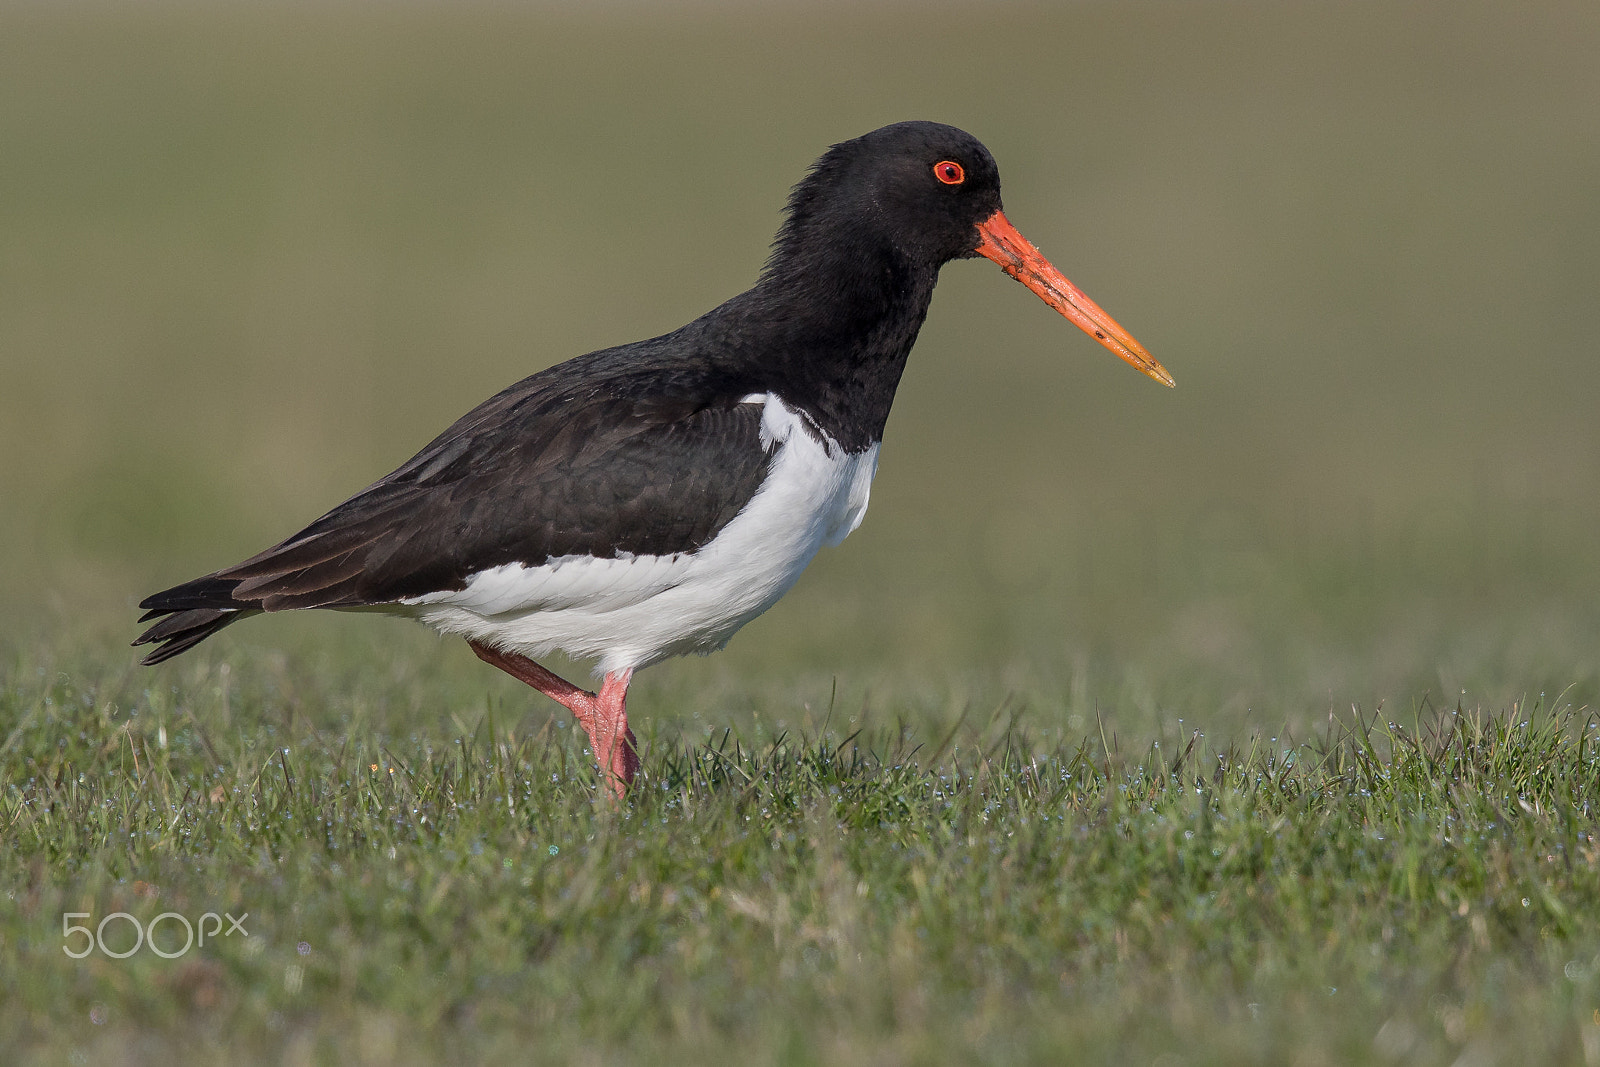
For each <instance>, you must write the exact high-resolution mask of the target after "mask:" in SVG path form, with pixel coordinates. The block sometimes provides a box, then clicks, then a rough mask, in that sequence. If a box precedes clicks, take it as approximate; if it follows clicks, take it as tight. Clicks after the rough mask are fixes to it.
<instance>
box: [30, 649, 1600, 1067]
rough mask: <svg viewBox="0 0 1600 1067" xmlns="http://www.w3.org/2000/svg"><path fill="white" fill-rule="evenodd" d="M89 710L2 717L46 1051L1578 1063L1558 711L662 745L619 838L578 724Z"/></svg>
mask: <svg viewBox="0 0 1600 1067" xmlns="http://www.w3.org/2000/svg"><path fill="white" fill-rule="evenodd" d="M35 682H36V684H34V683H35ZM114 689H115V686H114V684H112V683H108V684H107V685H105V686H104V687H96V686H94V685H79V684H77V683H75V682H74V681H72V680H71V678H70V677H68V676H66V675H58V676H57V677H55V678H54V679H45V678H38V679H36V680H34V682H29V681H25V680H23V679H21V678H20V676H14V677H13V678H12V679H11V680H10V681H8V683H7V684H6V686H5V689H4V692H3V695H0V735H3V739H0V775H3V781H4V787H3V794H0V827H3V828H4V851H3V853H0V877H3V881H4V885H5V888H6V893H7V896H6V901H5V909H4V912H3V920H0V976H3V977H0V991H3V999H0V1038H3V1040H4V1043H5V1044H6V1045H7V1047H9V1048H12V1049H16V1050H22V1051H26V1052H28V1053H30V1054H32V1055H34V1056H37V1057H39V1058H42V1059H54V1058H56V1057H58V1056H60V1055H63V1054H65V1055H67V1056H69V1057H70V1056H73V1055H78V1056H79V1058H80V1059H81V1058H83V1057H92V1058H94V1059H95V1060H96V1061H100V1060H102V1059H110V1060H113V1061H115V1060H122V1059H135V1060H140V1059H147V1058H154V1057H155V1056H157V1055H167V1054H170V1053H172V1052H174V1051H176V1052H178V1053H180V1054H184V1055H190V1056H198V1057H201V1058H207V1057H217V1056H221V1055H223V1050H227V1054H228V1055H230V1056H232V1055H246V1056H250V1055H253V1056H257V1057H260V1058H265V1059H272V1060H275V1061H276V1060H278V1059H279V1058H282V1057H287V1058H289V1059H299V1060H306V1059H319V1058H326V1059H329V1060H339V1061H352V1060H366V1061H369V1062H387V1061H393V1060H412V1059H417V1060H420V1059H427V1058H431V1057H434V1056H441V1055H444V1054H446V1053H450V1054H452V1055H460V1054H462V1053H463V1051H466V1052H470V1053H471V1054H472V1055H475V1056H485V1057H490V1058H497V1057H505V1058H515V1057H517V1056H519V1055H521V1054H523V1053H525V1052H528V1051H529V1050H537V1051H538V1052H539V1053H540V1054H542V1055H543V1056H546V1057H548V1058H551V1059H569V1058H584V1057H590V1056H600V1057H601V1058H605V1059H613V1058H615V1059H628V1058H636V1059H650V1058H653V1057H654V1056H658V1055H661V1054H663V1053H666V1054H671V1055H673V1056H674V1057H677V1058H685V1057H687V1056H690V1055H708V1054H709V1055H713V1056H720V1057H730V1056H735V1055H736V1057H737V1058H739V1059H741V1060H748V1061H751V1062H816V1063H823V1062H828V1063H833V1062H883V1061H923V1060H952V1059H963V1060H964V1059H972V1058H975V1059H979V1060H982V1061H987V1062H1025V1061H1029V1062H1031V1061H1035V1060H1037V1058H1038V1057H1040V1056H1056V1057H1059V1056H1062V1055H1067V1054H1076V1055H1080V1056H1088V1057H1098V1058H1103V1059H1114V1060H1116V1061H1118V1062H1132V1061H1133V1060H1135V1059H1136V1058H1138V1057H1143V1058H1144V1061H1146V1062H1148V1061H1149V1060H1150V1059H1152V1058H1154V1057H1158V1056H1162V1055H1178V1056H1181V1057H1182V1058H1183V1060H1184V1061H1185V1062H1219V1063H1221V1062H1263V1063H1266V1062H1274V1063H1275V1062H1286V1061H1287V1060H1289V1059H1295V1061H1296V1062H1351V1061H1357V1060H1377V1061H1384V1060H1392V1061H1394V1062H1423V1063H1426V1062H1439V1063H1446V1062H1451V1061H1453V1060H1454V1059H1455V1058H1456V1057H1457V1056H1459V1055H1460V1054H1461V1052H1462V1051H1463V1050H1474V1051H1475V1054H1477V1055H1479V1056H1481V1057H1483V1062H1493V1061H1494V1060H1496V1059H1498V1058H1499V1057H1501V1056H1505V1055H1511V1054H1512V1053H1513V1052H1515V1053H1516V1054H1518V1055H1521V1056H1530V1055H1531V1056H1533V1057H1534V1058H1535V1059H1537V1060H1540V1061H1542V1062H1557V1061H1562V1060H1565V1061H1569V1062H1579V1061H1582V1060H1583V1059H1584V1057H1588V1060H1587V1062H1594V1057H1595V1056H1596V1055H1600V1022H1597V1020H1596V1018H1595V1017H1594V1014H1593V1013H1594V1010H1595V1008H1596V1007H1597V1006H1600V1001H1597V994H1600V955H1597V953H1600V839H1597V838H1596V819H1595V811H1596V803H1597V800H1600V728H1597V725H1596V721H1595V719H1594V717H1593V716H1590V715H1588V714H1587V713H1586V712H1581V711H1579V710H1575V709H1573V708H1571V707H1569V706H1557V707H1554V708H1545V707H1543V706H1540V705H1538V704H1535V705H1533V706H1531V707H1528V708H1521V707H1517V708H1512V709H1509V710H1508V711H1507V712H1505V713H1503V714H1489V713H1483V712H1480V711H1478V710H1476V709H1465V708H1457V709H1455V710H1453V711H1448V712H1444V713H1439V712H1436V711H1434V710H1433V709H1431V708H1423V709H1420V710H1419V711H1418V713H1417V715H1416V716H1415V720H1416V721H1415V722H1414V723H1413V724H1412V725H1409V726H1408V725H1402V724H1398V723H1392V722H1389V721H1388V720H1386V719H1385V718H1384V717H1383V716H1381V715H1352V716H1350V717H1349V718H1347V719H1346V720H1343V721H1339V722H1330V723H1329V725H1328V727H1327V728H1326V730H1325V732H1324V733H1323V734H1322V735H1321V736H1319V737H1317V738H1315V739H1312V740H1309V741H1304V742H1298V743H1289V742H1283V741H1279V740H1277V739H1270V740H1269V739H1267V738H1264V737H1263V738H1256V739H1253V740H1251V741H1249V742H1241V743H1239V744H1235V745H1229V746H1226V747H1222V748H1213V747H1211V746H1210V745H1209V744H1208V743H1207V741H1206V739H1205V738H1204V737H1203V736H1202V735H1200V734H1199V733H1190V734H1188V735H1187V736H1182V737H1178V738H1175V739H1160V740H1156V741H1152V742H1151V743H1150V744H1149V745H1148V747H1142V748H1141V749H1140V750H1138V751H1130V750H1129V749H1128V748H1127V746H1126V744H1125V743H1120V742H1118V741H1117V740H1116V739H1115V738H1112V737H1109V736H1107V737H1101V736H1099V735H1098V734H1096V735H1092V736H1091V737H1090V738H1088V739H1084V740H1082V741H1081V742H1078V743H1074V744H1051V745H1043V746H1041V745H1037V744H1035V743H1033V742H1032V741H1031V740H1030V739H1029V737H1028V735H1027V733H1026V731H1025V730H1022V729H1019V728H1017V727H1015V726H1014V725H1011V726H1008V725H1007V724H1006V723H1005V722H1004V721H1003V720H1002V718H1001V717H1000V716H997V717H996V721H995V722H993V723H991V724H990V726H989V727H988V728H978V727H969V726H967V725H965V724H960V723H958V724H957V726H956V728H954V729H952V730H950V731H948V733H947V735H946V736H944V737H942V738H933V739H931V740H930V741H928V742H927V743H925V744H924V743H921V742H920V741H919V739H917V738H914V737H913V736H912V735H911V733H910V731H908V730H906V729H903V728H902V729H899V730H887V729H877V730H869V731H867V732H865V733H855V734H851V735H849V736H844V737H840V736H837V735H836V734H835V733H833V732H831V731H829V730H827V729H826V728H824V729H823V732H822V733H820V734H812V735H802V734H793V733H791V734H779V735H777V736H775V737H771V738H767V739H764V740H762V741H760V742H759V743H757V744H755V745H753V746H752V745H750V744H747V743H745V742H743V741H741V740H740V739H739V738H738V737H736V736H734V735H733V734H732V733H731V732H729V731H727V730H719V731H717V732H715V733H714V734H712V735H711V736H709V737H707V738H704V739H700V738H682V737H678V738H671V737H666V736H655V737H650V738H648V739H647V741H646V745H647V754H646V768H647V772H648V778H647V779H646V780H645V782H644V788H641V789H638V790H637V791H636V793H635V794H634V795H633V796H632V797H631V798H630V800H629V801H628V802H627V803H626V804H623V805H620V806H619V805H616V804H614V803H611V802H609V801H607V800H605V799H603V796H602V794H601V793H600V791H599V790H597V788H596V782H595V774H594V771H593V769H592V766H591V764H590V763H589V760H588V757H587V754H586V753H584V752H583V751H581V750H580V748H579V746H578V740H579V739H578V738H577V737H576V736H575V735H574V734H573V733H572V732H571V731H569V730H557V729H553V728H550V727H548V726H547V727H545V728H542V729H540V730H537V731H532V732H524V733H522V734H515V733H512V732H508V731H507V730H505V729H503V728H502V727H500V726H498V725H497V724H496V723H495V721H494V718H493V716H492V715H485V716H484V717H483V718H482V721H480V722H478V723H476V724H475V725H474V724H464V725H465V728H464V729H462V730H461V731H460V732H459V733H458V734H456V735H455V736H451V735H450V734H448V733H441V734H434V735H430V734H427V733H415V734H411V735H408V736H403V737H402V736H391V735H387V734H385V733H383V732H381V731H379V730H376V729H373V728H370V727H367V726H364V725H362V724H361V723H352V724H350V727H351V728H350V729H349V730H348V731H343V732H327V731H322V730H319V729H317V728H315V727H314V726H313V725H311V724H309V723H304V722H302V723H301V724H300V725H298V726H295V725H292V724H283V723H277V722H271V721H267V720H266V719H265V718H264V717H262V716H260V715H259V714H257V712H258V710H259V709H256V708H249V707H247V708H245V709H235V712H236V713H234V714H233V715H232V719H233V723H234V725H232V726H231V727H229V726H223V725H221V716H220V714H219V712H220V709H219V708H217V707H215V706H206V707H205V708H204V709H203V710H202V711H201V713H199V714H197V713H195V712H194V711H193V710H191V709H190V708H189V707H188V706H186V705H185V703H184V702H183V698H182V696H181V694H175V693H170V692H165V693H164V692H160V691H157V690H148V691H145V692H143V693H139V694H133V693H123V692H115V691H113V690H114ZM130 697H136V699H129V698H130ZM124 709H126V710H124ZM556 721H559V720H552V722H556ZM940 742H942V743H940ZM119 912H120V913H125V915H123V916H119V917H117V918H116V919H114V920H109V921H107V920H106V917H107V916H110V915H113V914H114V913H119ZM207 913H211V914H213V915H215V916H217V923H216V924H217V925H220V926H221V928H222V929H224V930H225V929H226V928H227V923H226V922H224V921H222V917H223V916H227V917H228V921H233V920H238V921H240V922H241V925H242V929H239V930H234V931H233V932H231V933H227V934H223V933H220V932H219V931H218V930H212V929H211V926H210V925H207V924H203V923H201V917H202V916H203V915H205V914H207ZM163 914H169V915H175V916H178V917H180V918H171V917H169V918H166V919H163V920H161V921H160V922H159V923H158V922H156V920H157V918H158V916H161V915H163ZM67 915H71V916H74V917H73V918H68V919H64V918H63V916H67ZM183 920H187V921H188V922H189V923H190V924H191V925H195V924H198V925H199V927H200V929H202V930H206V931H209V936H210V940H208V941H207V942H206V943H205V944H204V945H203V946H195V947H192V948H189V949H187V950H186V951H183V952H181V953H180V952H179V951H178V950H179V949H181V948H183V947H184V940H185V938H184V924H183ZM103 922H104V923H105V925H101V924H102V923H103ZM72 925H79V926H86V927H88V928H90V929H91V930H96V931H98V934H99V938H98V940H95V939H93V938H90V937H89V935H87V934H85V933H82V932H77V931H74V932H72V933H70V934H64V930H66V929H67V928H68V927H69V926H72ZM135 927H137V928H138V929H137V930H136V929H135ZM146 931H148V932H149V934H148V942H149V943H148V944H146V945H142V946H140V948H139V949H138V951H135V952H132V953H131V954H130V955H128V956H127V957H126V958H115V957H114V956H113V954H114V953H123V952H126V951H127V950H128V949H129V948H130V947H132V946H133V945H134V944H135V941H136V938H137V937H138V936H140V935H141V934H143V933H144V932H146ZM246 931H247V933H246ZM86 944H87V945H88V946H89V948H90V951H89V952H88V953H87V954H86V955H84V957H83V958H82V959H73V958H70V956H69V951H68V950H70V953H71V954H79V953H82V951H83V949H84V947H85V945H86ZM156 949H160V950H161V951H162V952H164V953H166V956H163V955H160V954H157V952H156V951H155V950H156ZM167 956H170V957H172V958H167ZM1308 1057H1309V1058H1308ZM1163 1062H1168V1061H1163ZM1171 1062H1177V1061H1171Z"/></svg>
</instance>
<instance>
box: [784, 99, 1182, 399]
mask: <svg viewBox="0 0 1600 1067" xmlns="http://www.w3.org/2000/svg"><path fill="white" fill-rule="evenodd" d="M969 256H986V257H988V258H989V259H992V260H994V261H995V262H996V263H998V264H999V265H1000V267H1001V268H1002V269H1003V270H1004V271H1005V272H1006V273H1007V274H1009V275H1011V276H1012V277H1013V278H1015V279H1017V280H1018V281H1019V282H1021V283H1022V284H1024V285H1026V286H1027V287H1028V288H1029V289H1031V290H1033V291H1034V292H1035V293H1036V294H1038V296H1039V297H1040V298H1041V299H1042V300H1044V302H1045V303H1047V304H1049V305H1050V306H1051V307H1053V308H1055V309H1056V310H1057V311H1059V312H1060V313H1061V314H1062V315H1064V316H1066V317H1067V318H1068V319H1069V320H1071V321H1072V322H1074V323H1075V324H1077V326H1078V327H1079V328H1080V329H1082V330H1083V331H1084V332H1085V333H1087V334H1089V335H1090V336H1091V337H1093V338H1094V339H1095V340H1096V341H1098V342H1100V343H1101V344H1102V345H1104V346H1105V347H1106V348H1108V349H1110V350H1111V351H1112V352H1115V353H1116V354H1117V355H1118V356H1120V357H1121V358H1122V359H1124V360H1126V361H1127V362H1129V363H1130V364H1132V365H1133V366H1135V367H1137V368H1139V370H1141V371H1143V372H1144V373H1145V374H1148V375H1149V376H1150V377H1152V378H1154V379H1156V380H1157V381H1159V382H1162V383H1163V384H1166V385H1171V384H1172V375H1170V374H1168V373H1167V371H1166V368H1164V367H1162V366H1161V364H1160V363H1157V362H1156V361H1155V359H1154V358H1153V357H1151V355H1150V353H1148V352H1146V351H1145V350H1144V348H1143V347H1142V346H1141V345H1140V344H1139V342H1138V341H1135V340H1134V339H1133V336H1132V335H1131V334H1129V333H1128V331H1126V330H1124V329H1123V328H1122V327H1121V326H1119V325H1117V322H1116V320H1114V319H1113V318H1112V317H1111V316H1110V315H1107V314H1106V313H1105V312H1104V311H1103V310H1101V308H1100V307H1099V305H1097V304H1095V302H1094V301H1092V300H1090V299H1089V298H1088V296H1086V295H1085V294H1084V292H1083V290H1081V289H1079V288H1078V287H1077V286H1075V285H1073V284H1072V283H1071V282H1069V281H1068V280H1067V279H1066V278H1065V277H1063V276H1062V274H1061V272H1060V271H1058V270H1056V268H1055V267H1053V266H1051V265H1050V262H1049V261H1048V260H1046V259H1045V258H1044V256H1043V255H1042V254H1040V252H1039V250H1038V249H1037V248H1035V247H1034V246H1033V245H1032V243H1030V242H1029V241H1028V239H1027V238H1025V237H1023V236H1022V234H1020V233H1018V232H1017V231H1016V229H1015V228H1014V227H1013V226H1012V225H1011V223H1010V222H1009V221H1008V220H1007V219H1006V217H1005V213H1004V212H1003V211H1001V210H1000V170H999V168H998V167H996V166H995V162H994V157H993V156H991V155H990V154H989V150H988V149H987V148H985V147H983V145H982V144H981V143H980V142H979V141H978V139H977V138H976V137H973V136H972V135H971V134H969V133H966V132H964V131H962V130H958V129H956V128H955V127H954V126H946V125H944V124H943V123H938V122H897V123H895V124H894V125H893V126H885V127H883V128H882V129H880V130H873V131H872V132H871V133H869V134H866V135H865V136H862V137H857V138H856V139H855V140H853V141H844V142H842V143H841V144H836V145H834V146H833V147H832V148H830V149H828V151H827V152H825V153H824V154H823V156H822V158H821V159H819V160H817V162H816V163H815V164H814V165H813V166H812V168H811V172H810V173H809V174H807V175H806V176H805V178H804V179H803V180H802V181H801V182H800V184H799V185H796V186H795V187H794V192H793V193H792V194H791V195H790V197H789V217H788V220H787V221H786V222H785V223H784V225H783V229H782V230H780V231H779V232H778V240H777V243H776V245H775V247H774V249H773V253H772V258H771V259H770V260H768V262H767V270H766V273H765V275H764V281H765V282H766V283H768V286H769V287H770V288H787V289H788V291H789V292H790V293H791V294H792V295H794V296H796V297H797V298H798V299H800V300H801V301H802V302H803V303H806V304H807V305H808V306H810V307H812V308H813V309H818V308H825V309H827V311H828V313H829V314H830V315H831V316H832V318H833V321H835V322H838V323H846V324H848V327H849V328H852V329H856V328H860V327H857V326H856V325H855V323H856V322H857V321H858V320H860V319H861V318H862V317H863V316H865V317H871V316H875V315H876V316H883V315H894V314H899V315H900V316H901V317H902V318H903V319H905V320H906V322H908V323H909V324H910V325H909V329H908V330H907V331H902V333H903V334H904V344H905V346H906V347H909V345H910V338H914V337H915V335H916V326H917V325H919V324H920V323H921V321H922V316H923V314H925V313H926V311H927V300H928V297H929V296H931V294H932V291H933V283H934V279H935V277H936V276H937V274H938V270H939V267H941V266H942V265H943V264H945V263H947V262H949V261H950V260H952V259H965V258H967V257H969ZM897 298H899V299H897ZM846 303H849V304H852V305H853V306H854V307H855V308H857V309H858V311H857V312H856V313H855V314H847V313H844V312H842V311H841V310H840V308H841V307H842V306H843V305H844V304H846Z"/></svg>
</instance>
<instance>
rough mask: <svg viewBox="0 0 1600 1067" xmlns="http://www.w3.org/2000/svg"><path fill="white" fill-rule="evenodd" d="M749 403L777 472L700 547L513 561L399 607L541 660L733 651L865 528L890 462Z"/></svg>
mask: <svg viewBox="0 0 1600 1067" xmlns="http://www.w3.org/2000/svg"><path fill="white" fill-rule="evenodd" d="M744 402H745V403H759V404H762V405H763V407H762V413H761V441H762V444H763V445H765V446H766V447H768V448H769V449H773V450H775V454H774V456H773V460H772V467H771V471H770V473H769V474H768V475H767V479H766V481H764V482H763V483H762V484H761V488H760V489H758V490H757V491H756V494H755V495H754V496H753V497H751V498H750V502H749V503H747V504H746V505H745V506H744V508H743V510H741V511H740V512H739V514H738V515H736V516H735V517H734V518H733V520H732V521H731V522H729V523H728V525H726V526H724V527H723V528H722V530H721V531H719V532H718V533H717V535H716V537H714V538H712V540H711V541H709V542H708V543H706V544H705V545H704V546H703V547H701V548H700V549H699V550H698V551H695V552H678V553H673V554H672V555H665V556H634V555H628V554H623V555H620V556H618V557H617V558H615V559H596V558H593V557H590V556H564V557H561V558H559V559H553V560H549V561H547V562H545V563H543V564H541V565H539V566H535V567H529V566H524V565H523V564H520V563H512V564H507V565H505V566H502V567H495V568H493V569H492V570H487V571H481V572H479V573H478V574H475V575H473V576H472V577H471V578H470V579H469V580H468V582H467V585H466V588H464V589H459V590H451V591H446V592H442V593H430V594H428V595H426V596H421V597H416V598H413V599H409V600H405V601H402V602H401V604H400V605H396V606H395V607H396V610H400V611H403V612H404V613H405V614H407V615H411V616H412V617H414V618H417V619H420V620H422V621H423V622H426V623H428V624H429V625H431V626H434V627H436V628H438V629H439V630H441V631H443V632H445V633H458V634H464V635H466V636H467V637H469V638H473V639H475V640H479V641H483V642H485V643H487V644H490V645H492V646H494V647H497V648H501V649H507V650H510V651H514V652H520V653H522V654H523V655H525V656H529V657H532V658H535V659H537V658H538V657H540V656H544V655H547V654H548V653H550V652H552V651H555V650H560V651H562V652H565V653H567V654H569V655H572V656H576V657H579V658H584V659H588V658H594V659H598V660H599V663H598V664H597V665H596V669H597V671H601V672H609V671H615V670H620V669H622V668H624V667H636V668H637V667H645V666H648V665H650V664H652V663H656V662H658V661H660V660H663V659H666V658H667V657H669V656H678V655H683V654H684V653H687V652H712V651H715V650H716V649H719V648H721V647H722V646H723V645H725V644H727V643H728V639H729V638H730V637H732V636H733V634H734V632H735V631H736V630H738V629H739V627H741V626H743V625H744V624H745V623H747V622H749V621H750V620H751V619H753V618H755V617H756V616H757V615H760V614H761V613H762V612H763V611H766V610H767V609H768V608H770V607H771V606H772V605H773V604H774V603H776V602H777V600H778V598H779V597H781V596H783V594H784V593H786V592H788V590H789V587H790V586H792V585H794V583H795V581H796V579H798V578H799V577H800V572H801V571H803V570H804V569H805V567H806V564H808V563H810V562H811V557H813V556H815V555H816V554H817V550H818V549H819V548H821V547H822V546H823V545H836V544H838V543H839V542H840V541H842V540H844V538H845V535H847V534H848V533H849V532H850V531H851V530H854V529H855V528H856V527H857V526H859V525H860V524H861V519H862V517H863V516H864V515H865V514H866V511H867V498H868V494H869V492H870V490H871V487H872V476H873V474H874V473H875V472H876V471H877V467H878V446H877V445H876V444H874V445H873V446H872V447H871V448H869V449H867V450H866V451H865V452H861V453H858V454H856V455H847V454H846V453H845V452H844V450H843V449H841V448H840V447H839V446H838V445H837V444H835V443H834V442H832V441H831V440H827V439H826V438H824V440H821V441H819V440H818V437H819V436H821V435H820V434H818V433H817V432H816V431H814V430H812V429H809V428H808V427H807V425H806V423H805V422H804V419H803V417H802V416H801V415H799V414H797V413H796V412H795V411H793V410H791V409H790V408H789V407H788V405H786V404H785V403H784V402H783V401H782V400H779V399H778V398H777V397H776V396H773V395H771V394H755V395H752V396H749V397H746V398H745V401H744Z"/></svg>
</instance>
